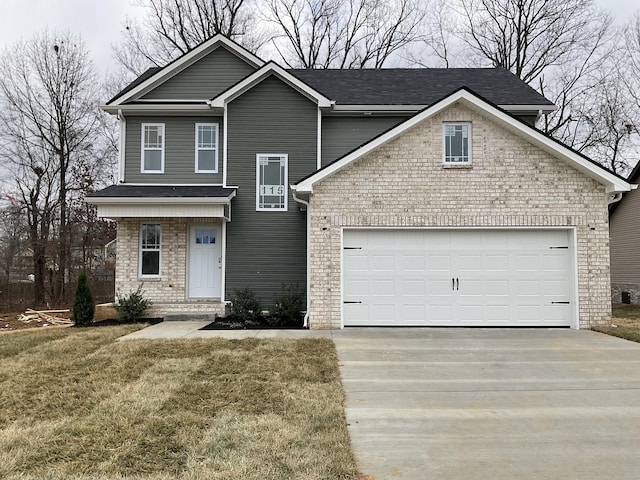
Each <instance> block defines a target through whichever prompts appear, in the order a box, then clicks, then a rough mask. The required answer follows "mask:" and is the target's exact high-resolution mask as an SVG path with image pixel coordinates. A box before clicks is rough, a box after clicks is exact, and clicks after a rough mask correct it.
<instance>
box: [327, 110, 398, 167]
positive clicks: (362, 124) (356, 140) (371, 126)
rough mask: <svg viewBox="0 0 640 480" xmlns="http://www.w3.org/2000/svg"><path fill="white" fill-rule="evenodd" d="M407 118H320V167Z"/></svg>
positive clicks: (361, 116)
mask: <svg viewBox="0 0 640 480" xmlns="http://www.w3.org/2000/svg"><path fill="white" fill-rule="evenodd" d="M409 116H410V115H408V116H406V117H400V116H389V117H376V116H371V117H365V116H363V115H360V116H358V117H342V116H335V117H322V166H323V167H324V166H325V165H327V164H328V163H331V162H333V161H334V160H336V159H337V158H340V157H341V156H343V155H344V154H345V153H348V152H350V151H351V150H353V149H354V148H356V147H359V146H360V145H362V144H363V143H366V142H368V141H369V140H371V139H372V138H374V137H377V136H378V135H380V134H381V133H382V132H384V131H386V130H388V129H389V128H391V127H393V126H394V125H397V124H398V123H400V122H402V121H404V120H406V119H407V118H409Z"/></svg>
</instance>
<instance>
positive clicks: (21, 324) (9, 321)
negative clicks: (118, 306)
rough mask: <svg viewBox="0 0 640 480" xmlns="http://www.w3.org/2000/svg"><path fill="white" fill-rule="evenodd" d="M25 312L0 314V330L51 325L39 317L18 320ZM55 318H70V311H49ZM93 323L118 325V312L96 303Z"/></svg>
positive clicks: (108, 306) (7, 330) (110, 307)
mask: <svg viewBox="0 0 640 480" xmlns="http://www.w3.org/2000/svg"><path fill="white" fill-rule="evenodd" d="M24 313H25V312H11V313H1V314H0V332H10V331H14V330H25V329H28V328H43V327H50V326H52V325H51V323H50V322H47V321H45V320H41V319H34V320H31V321H28V322H25V321H22V320H18V317H19V316H20V315H22V314H24ZM49 315H52V316H54V317H57V318H66V319H70V318H71V312H66V313H49ZM92 323H93V324H99V325H105V326H108V325H120V324H121V322H120V321H119V320H118V312H116V310H115V308H113V307H112V306H110V305H96V313H95V315H94V317H93V322H92Z"/></svg>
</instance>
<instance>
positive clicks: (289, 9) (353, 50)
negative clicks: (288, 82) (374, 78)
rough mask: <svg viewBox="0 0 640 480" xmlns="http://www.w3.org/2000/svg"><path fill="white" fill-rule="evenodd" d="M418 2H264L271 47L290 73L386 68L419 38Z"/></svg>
mask: <svg viewBox="0 0 640 480" xmlns="http://www.w3.org/2000/svg"><path fill="white" fill-rule="evenodd" d="M422 3H423V2H420V1H419V0H390V1H385V0H266V13H265V14H264V17H265V20H267V21H268V22H269V23H270V24H271V25H273V26H274V28H275V32H274V33H273V35H272V38H271V42H272V45H273V46H274V48H275V49H276V51H277V52H278V55H279V56H280V59H281V60H282V62H284V63H285V64H286V65H287V66H288V67H292V68H294V67H295V68H332V67H335V68H365V67H374V68H382V67H383V66H384V65H385V63H387V62H388V60H389V59H390V57H391V56H392V55H393V54H394V53H396V52H399V51H400V50H402V49H403V48H405V47H407V46H408V45H411V44H412V43H414V42H416V41H418V40H419V39H420V38H421V35H422V32H421V26H422V22H423V20H424V18H425V10H424V7H423V5H422Z"/></svg>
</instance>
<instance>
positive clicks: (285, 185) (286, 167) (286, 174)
mask: <svg viewBox="0 0 640 480" xmlns="http://www.w3.org/2000/svg"><path fill="white" fill-rule="evenodd" d="M260 157H280V158H281V159H282V158H284V182H283V185H282V187H283V188H284V207H282V208H264V207H260ZM288 180H289V155H288V154H286V153H258V154H256V212H287V211H288V210H289V182H288Z"/></svg>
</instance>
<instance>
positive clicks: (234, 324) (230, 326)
mask: <svg viewBox="0 0 640 480" xmlns="http://www.w3.org/2000/svg"><path fill="white" fill-rule="evenodd" d="M265 329H267V330H284V329H287V330H291V329H298V330H301V329H302V321H298V322H291V323H287V324H284V325H273V324H272V323H271V322H269V319H267V318H265V317H260V318H258V320H256V321H243V320H241V319H239V318H237V317H234V316H233V315H228V316H226V317H220V318H216V319H215V320H214V321H213V322H211V323H210V324H208V325H205V326H204V327H202V328H200V330H265Z"/></svg>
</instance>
